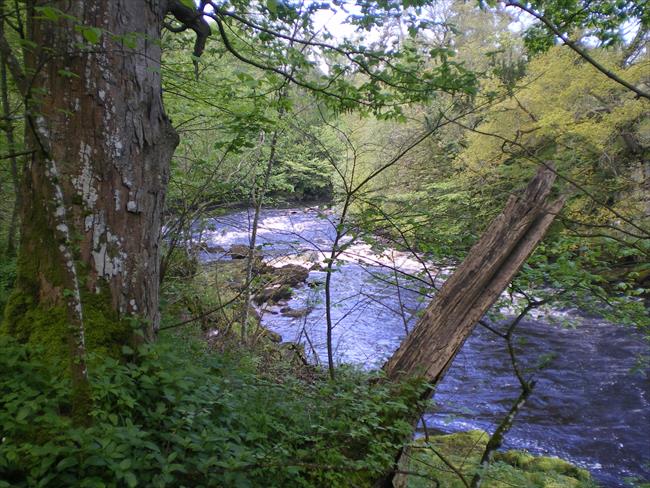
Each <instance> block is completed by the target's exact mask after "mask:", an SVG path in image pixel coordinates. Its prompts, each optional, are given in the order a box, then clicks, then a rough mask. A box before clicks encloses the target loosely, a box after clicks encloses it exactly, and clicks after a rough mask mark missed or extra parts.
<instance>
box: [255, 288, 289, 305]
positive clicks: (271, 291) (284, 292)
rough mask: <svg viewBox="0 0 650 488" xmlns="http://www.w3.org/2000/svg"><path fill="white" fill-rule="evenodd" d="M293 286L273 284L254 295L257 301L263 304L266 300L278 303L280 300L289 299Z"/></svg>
mask: <svg viewBox="0 0 650 488" xmlns="http://www.w3.org/2000/svg"><path fill="white" fill-rule="evenodd" d="M291 293H292V291H291V288H290V287H289V286H287V285H280V284H276V285H272V286H268V287H266V288H264V289H263V290H262V291H260V292H259V293H256V294H255V296H254V297H253V300H255V303H257V304H258V305H261V304H262V303H264V302H269V303H277V302H279V301H280V300H287V299H289V298H291Z"/></svg>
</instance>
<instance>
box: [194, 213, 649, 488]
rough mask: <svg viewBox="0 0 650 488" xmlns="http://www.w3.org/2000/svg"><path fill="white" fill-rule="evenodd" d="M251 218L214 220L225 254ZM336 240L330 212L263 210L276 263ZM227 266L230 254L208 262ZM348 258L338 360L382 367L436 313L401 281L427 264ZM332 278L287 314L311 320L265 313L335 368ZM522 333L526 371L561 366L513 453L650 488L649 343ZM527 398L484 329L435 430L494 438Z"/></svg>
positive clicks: (468, 350) (579, 333)
mask: <svg viewBox="0 0 650 488" xmlns="http://www.w3.org/2000/svg"><path fill="white" fill-rule="evenodd" d="M251 221H252V215H250V213H249V212H247V211H239V212H234V213H231V214H228V215H225V216H221V217H215V218H214V219H212V222H211V226H212V230H210V231H207V232H206V233H205V234H204V239H206V240H207V241H208V242H209V244H211V245H214V246H216V245H220V246H223V247H224V248H228V247H229V246H230V245H232V244H248V242H249V228H250V222H251ZM334 233H335V215H333V214H332V213H331V212H329V211H324V210H319V209H315V208H311V209H310V208H301V209H270V210H264V211H263V212H262V215H261V219H260V225H259V230H258V240H257V244H258V245H260V246H261V248H262V250H263V255H264V257H265V260H267V261H271V263H275V264H276V265H280V264H283V263H288V262H295V263H298V264H304V263H305V259H306V258H307V259H308V260H310V261H314V260H320V261H322V260H323V259H324V258H325V256H326V255H327V253H328V252H329V249H330V248H331V245H332V240H333V237H334ZM218 258H219V259H222V258H223V256H219V255H216V254H212V255H211V254H207V253H206V254H205V255H204V256H203V259H205V260H211V259H218ZM342 258H343V261H342V263H340V264H338V265H337V267H336V272H335V273H334V274H333V279H332V296H333V302H334V307H333V322H334V323H335V324H336V325H335V327H334V329H333V338H334V347H335V357H336V360H337V362H339V363H354V364H358V365H362V366H363V367H367V368H372V367H378V366H381V364H382V363H383V362H384V361H385V360H386V359H387V358H388V357H389V356H390V355H391V354H392V352H393V351H394V350H395V349H396V348H397V346H398V345H399V343H400V342H401V340H402V339H403V338H404V336H405V335H406V331H407V330H409V329H410V328H411V327H412V326H413V325H414V320H415V313H416V312H417V311H418V310H421V309H422V308H423V307H424V306H426V300H425V299H423V298H422V295H421V294H420V293H419V289H420V288H421V283H419V282H414V281H413V280H409V279H407V278H406V277H405V276H404V275H403V274H402V272H404V273H409V274H416V273H422V272H424V269H423V264H422V263H420V262H419V261H418V260H417V259H414V258H413V257H411V256H409V255H407V254H405V253H400V252H393V251H391V252H384V253H383V254H377V253H376V252H374V251H373V250H372V249H371V248H370V246H368V245H366V244H364V243H357V244H352V245H351V246H350V247H349V248H348V250H347V252H346V254H345V255H344V256H343V257H342ZM426 266H427V267H428V268H430V272H431V273H433V272H435V271H438V270H435V269H433V268H434V267H433V266H432V265H429V264H427V265H426ZM324 276H325V274H324V273H323V272H322V271H312V272H311V273H310V275H309V280H308V281H309V284H310V286H303V287H299V288H297V289H296V291H295V293H294V296H293V297H292V298H291V300H290V301H289V302H288V304H284V305H282V306H285V307H286V306H289V307H291V308H292V309H305V308H307V310H309V313H308V314H307V315H305V316H304V317H288V316H285V315H283V314H282V313H280V311H279V309H280V308H281V307H280V306H278V307H271V308H266V309H263V310H262V322H263V324H264V325H265V326H266V327H268V328H269V329H271V330H273V331H275V332H278V333H279V334H281V335H282V337H283V339H284V340H285V341H299V342H301V343H303V344H305V346H306V350H307V351H308V352H309V354H310V357H311V359H312V360H313V361H319V362H321V363H322V362H326V359H325V358H326V345H325V312H324V292H323V289H322V286H320V285H321V283H322V282H323V281H324ZM396 277H397V282H399V284H400V288H399V293H398V289H397V287H396V285H395V278H396ZM506 312H507V311H506ZM561 322H569V323H571V324H573V326H569V327H567V326H566V325H561V324H560V323H561ZM575 324H578V325H575ZM517 331H518V332H517V338H518V340H520V341H525V347H520V348H519V349H520V353H519V357H520V362H521V364H522V366H524V367H526V366H529V367H534V366H535V365H536V364H538V362H539V359H540V358H541V357H546V356H549V355H553V357H554V359H553V360H552V361H551V362H550V364H549V365H548V366H547V367H546V368H545V369H543V370H542V371H540V372H539V373H537V374H536V377H537V385H536V387H535V390H534V393H533V395H532V397H531V398H530V400H529V402H528V403H527V404H526V406H525V407H524V409H523V410H522V411H521V412H520V413H519V415H518V417H517V419H516V421H515V424H514V426H513V428H512V430H511V431H510V433H509V434H508V436H507V439H506V445H505V447H507V448H517V449H527V450H529V451H530V452H532V453H535V454H544V455H551V456H558V457H560V458H563V459H567V460H569V461H571V462H573V463H575V464H577V465H579V466H581V467H584V468H587V469H588V470H589V471H591V473H592V474H593V475H594V476H595V477H596V479H597V480H598V481H599V482H600V483H602V484H603V485H604V486H611V487H624V486H629V485H627V484H626V482H625V480H626V479H627V478H632V477H640V478H646V479H650V441H649V440H648V439H650V408H649V407H650V403H649V402H650V378H649V376H648V375H647V371H646V372H645V373H646V374H644V372H639V371H634V368H635V365H636V358H637V357H638V356H639V355H641V354H645V353H647V352H648V346H647V343H646V342H644V341H643V339H642V338H641V337H640V336H639V335H638V334H636V333H634V332H633V331H631V330H629V329H625V328H623V327H621V326H617V325H614V324H610V323H607V322H605V321H603V320H600V319H598V318H594V317H586V316H582V315H581V314H580V313H579V311H576V310H561V311H560V310H550V311H547V313H546V314H544V315H539V316H535V317H531V318H530V319H529V320H524V321H522V323H521V324H520V325H519V327H518V329H517ZM518 393H519V389H518V383H517V380H516V378H515V377H514V375H513V373H512V368H511V366H510V361H509V358H508V355H507V351H506V349H505V344H504V343H503V340H502V339H500V338H499V337H498V336H496V335H494V334H492V333H491V332H489V331H488V330H487V329H484V328H482V327H477V328H476V329H475V330H474V332H473V334H472V336H471V337H470V338H469V339H468V340H467V341H466V343H465V344H464V346H463V348H462V350H461V351H460V353H459V354H458V356H457V357H456V359H455V360H454V362H453V365H452V367H451V368H450V370H449V372H448V373H447V375H446V377H445V378H444V380H443V381H442V383H441V384H440V385H439V387H438V389H437V392H436V395H435V408H434V409H433V411H431V412H429V413H428V414H427V415H426V416H425V420H426V424H427V428H429V429H433V430H436V431H442V432H454V431H459V430H468V429H474V428H480V429H484V430H488V431H491V430H492V429H493V428H494V426H495V422H496V421H498V419H500V418H501V417H502V416H503V415H504V414H505V412H506V411H507V410H508V408H509V407H510V405H511V404H512V402H513V401H514V399H515V398H516V397H517V395H518Z"/></svg>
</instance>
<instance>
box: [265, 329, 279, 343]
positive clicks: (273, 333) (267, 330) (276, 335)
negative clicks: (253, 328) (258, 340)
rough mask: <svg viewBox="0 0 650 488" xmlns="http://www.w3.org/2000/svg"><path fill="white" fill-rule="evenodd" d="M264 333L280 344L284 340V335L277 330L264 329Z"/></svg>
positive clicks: (269, 338)
mask: <svg viewBox="0 0 650 488" xmlns="http://www.w3.org/2000/svg"><path fill="white" fill-rule="evenodd" d="M262 335H263V336H264V337H266V338H267V339H268V340H270V341H271V342H275V343H276V344H280V343H281V342H282V336H281V335H280V334H278V333H277V332H273V331H272V330H269V329H263V332H262Z"/></svg>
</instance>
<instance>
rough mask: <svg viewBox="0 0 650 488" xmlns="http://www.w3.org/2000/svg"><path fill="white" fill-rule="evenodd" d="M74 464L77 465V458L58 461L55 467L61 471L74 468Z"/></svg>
mask: <svg viewBox="0 0 650 488" xmlns="http://www.w3.org/2000/svg"><path fill="white" fill-rule="evenodd" d="M76 464H77V458H74V457H68V458H65V459H63V460H62V461H60V462H59V464H57V465H56V469H57V470H58V471H63V470H65V469H67V468H70V467H71V466H75V465H76Z"/></svg>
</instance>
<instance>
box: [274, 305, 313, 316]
mask: <svg viewBox="0 0 650 488" xmlns="http://www.w3.org/2000/svg"><path fill="white" fill-rule="evenodd" d="M313 309H314V308H313V307H305V308H296V309H293V308H291V307H284V308H282V309H280V313H281V314H282V315H284V316H285V317H293V318H300V317H304V316H305V315H309V312H311V311H312V310H313Z"/></svg>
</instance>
